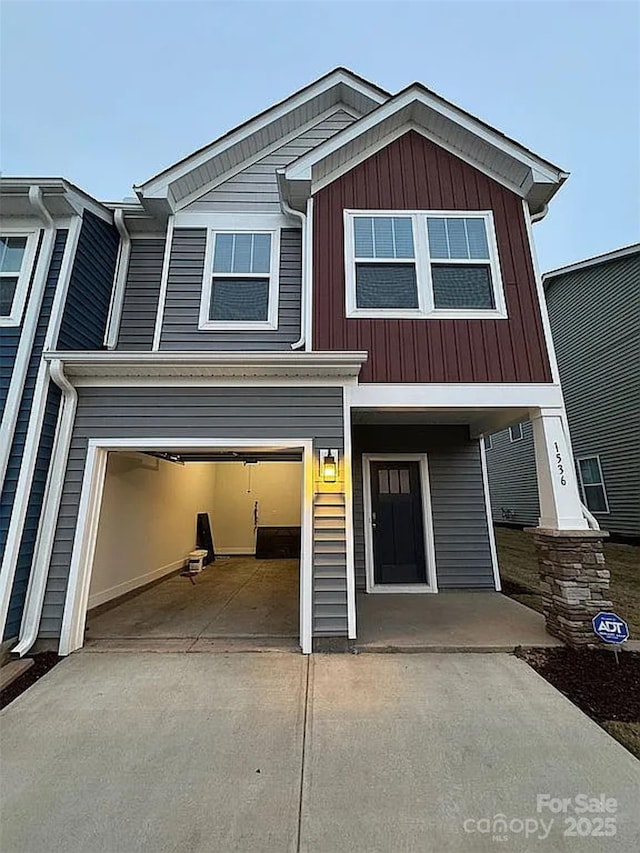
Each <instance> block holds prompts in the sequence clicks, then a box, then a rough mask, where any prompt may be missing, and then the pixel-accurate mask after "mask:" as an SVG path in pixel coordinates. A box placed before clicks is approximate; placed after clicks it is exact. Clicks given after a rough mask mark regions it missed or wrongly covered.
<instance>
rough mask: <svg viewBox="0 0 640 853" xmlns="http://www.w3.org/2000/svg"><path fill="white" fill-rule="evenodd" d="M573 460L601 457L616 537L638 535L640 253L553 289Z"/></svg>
mask: <svg viewBox="0 0 640 853" xmlns="http://www.w3.org/2000/svg"><path fill="white" fill-rule="evenodd" d="M547 305H548V307H549V319H550V322H551V332H552V334H553V340H554V343H555V347H556V354H557V357H558V367H559V370H560V380H561V382H562V388H563V391H564V398H565V405H566V407H567V417H568V419H569V425H570V428H571V439H572V443H573V450H574V455H575V456H576V458H579V457H581V456H596V455H598V456H600V464H601V466H602V472H603V475H604V481H605V487H606V490H607V498H608V500H609V510H610V513H609V515H605V514H600V513H597V514H596V518H597V519H598V522H599V524H600V526H601V527H602V528H604V529H605V530H609V531H610V532H611V533H617V534H622V535H627V536H640V440H639V436H640V252H636V253H635V254H634V255H631V256H628V257H626V258H621V259H619V260H614V261H610V262H608V263H604V264H599V265H598V266H594V267H587V269H583V270H579V271H576V272H573V273H569V274H567V275H563V276H558V277H557V278H556V279H554V280H553V281H552V282H551V283H550V285H549V287H548V290H547Z"/></svg>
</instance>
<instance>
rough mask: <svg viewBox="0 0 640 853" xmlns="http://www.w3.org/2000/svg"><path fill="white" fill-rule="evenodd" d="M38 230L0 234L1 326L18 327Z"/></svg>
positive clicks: (25, 296)
mask: <svg viewBox="0 0 640 853" xmlns="http://www.w3.org/2000/svg"><path fill="white" fill-rule="evenodd" d="M36 239H37V233H36V232H24V231H21V232H10V231H7V232H3V233H2V234H1V235H0V325H2V326H18V325H19V324H20V323H21V321H22V312H23V310H24V303H25V301H26V298H27V290H28V288H29V278H30V276H31V268H32V266H33V256H34V253H35V246H36Z"/></svg>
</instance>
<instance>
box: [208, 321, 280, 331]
mask: <svg viewBox="0 0 640 853" xmlns="http://www.w3.org/2000/svg"><path fill="white" fill-rule="evenodd" d="M198 329H199V330H200V331H202V332H204V331H208V332H261V331H270V332H276V331H277V330H278V324H277V323H275V324H274V323H269V322H255V323H254V322H244V323H243V322H240V321H238V322H228V323H227V322H223V321H222V320H208V321H206V322H204V323H199V324H198Z"/></svg>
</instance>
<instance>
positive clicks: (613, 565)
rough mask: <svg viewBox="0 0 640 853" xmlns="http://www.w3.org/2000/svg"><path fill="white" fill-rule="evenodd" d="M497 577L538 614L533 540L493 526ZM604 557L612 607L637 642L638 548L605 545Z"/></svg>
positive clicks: (639, 616) (639, 602) (639, 623)
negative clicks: (498, 568)
mask: <svg viewBox="0 0 640 853" xmlns="http://www.w3.org/2000/svg"><path fill="white" fill-rule="evenodd" d="M496 546H497V548H498V562H499V564H500V577H501V579H502V581H503V585H504V587H505V592H506V593H507V595H509V596H510V597H511V598H515V599H516V600H517V601H520V602H522V604H526V605H527V606H528V607H532V608H533V609H534V610H538V611H541V610H542V605H541V603H540V595H539V593H538V592H537V590H538V563H537V560H536V554H535V550H534V547H533V537H532V536H531V534H530V533H523V531H522V530H511V529H509V528H505V527H496ZM604 554H605V558H606V561H607V568H608V569H609V571H610V572H611V595H610V598H611V600H612V601H613V608H614V610H615V612H616V613H617V614H618V615H619V616H621V617H622V618H623V619H624V620H625V621H626V622H628V624H629V631H630V632H631V639H632V640H634V639H635V640H638V639H640V547H639V546H636V545H618V544H616V543H607V542H606V543H605V546H604Z"/></svg>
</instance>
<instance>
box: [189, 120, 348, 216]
mask: <svg viewBox="0 0 640 853" xmlns="http://www.w3.org/2000/svg"><path fill="white" fill-rule="evenodd" d="M339 112H345V113H347V114H348V115H349V116H351V118H353V119H358V118H360V114H359V113H357V112H356V111H355V110H353V109H351V108H350V107H348V106H346V105H345V104H336V105H334V106H333V107H329V108H328V109H326V110H325V111H324V112H322V113H319V114H318V115H317V116H315V117H314V118H312V119H310V120H309V121H307V122H305V123H304V124H301V125H300V126H299V127H295V128H294V129H293V130H291V131H290V132H289V133H287V134H285V135H284V136H281V137H280V138H279V139H276V140H275V142H272V143H271V144H270V145H266V146H265V147H264V148H261V149H260V150H259V151H256V153H255V154H252V155H251V157H247V158H246V159H244V160H242V162H240V163H237V164H236V165H235V166H232V167H231V169H228V170H227V171H226V172H224V173H223V174H222V175H218V176H217V177H216V178H213V180H211V181H208V182H207V183H205V184H202V185H201V186H199V187H198V188H197V189H195V190H193V191H192V192H190V193H189V194H188V195H185V196H181V197H180V199H178V200H177V201H176V204H175V210H176V213H178V211H181V210H183V209H184V208H185V207H187V206H188V205H190V204H193V203H194V202H195V201H198V199H200V198H202V196H204V195H206V194H207V193H210V192H211V191H212V190H215V189H216V187H219V186H221V185H222V184H225V183H226V182H227V181H230V180H231V179H232V178H234V177H235V176H236V175H238V174H240V172H244V171H245V169H249V168H250V167H251V166H253V165H254V164H255V163H259V162H260V160H263V159H264V158H265V157H268V156H269V155H270V154H273V153H274V152H276V151H278V150H279V149H280V148H283V147H284V146H285V145H288V144H289V143H290V142H293V141H294V140H296V139H297V138H298V137H299V136H302V134H303V133H307V132H308V131H309V130H313V128H314V127H316V126H317V125H319V124H321V123H322V122H323V121H326V120H327V119H328V118H331V116H333V115H335V114H336V113H339Z"/></svg>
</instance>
